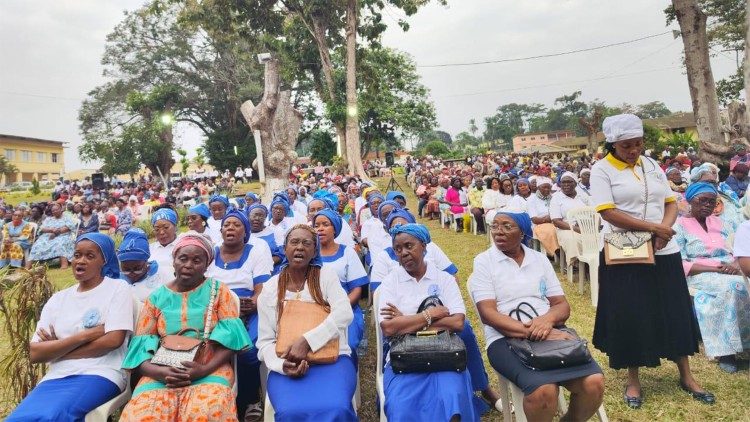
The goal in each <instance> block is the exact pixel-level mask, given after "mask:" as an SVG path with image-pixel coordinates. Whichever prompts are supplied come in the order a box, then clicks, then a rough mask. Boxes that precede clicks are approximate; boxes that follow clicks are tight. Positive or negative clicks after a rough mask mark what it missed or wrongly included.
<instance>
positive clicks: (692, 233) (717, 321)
mask: <svg viewBox="0 0 750 422" xmlns="http://www.w3.org/2000/svg"><path fill="white" fill-rule="evenodd" d="M717 195H718V192H717V190H716V187H715V186H714V185H712V184H710V183H706V182H697V183H693V184H692V185H690V187H688V189H687V191H686V192H685V198H686V199H687V201H688V202H689V203H690V215H689V216H685V217H679V218H677V223H676V224H675V225H674V227H673V228H674V229H675V231H676V232H677V233H676V234H675V240H676V241H677V245H679V247H680V254H681V256H682V266H683V268H684V271H685V276H686V277H687V283H688V286H689V287H691V288H693V289H694V290H696V291H697V292H696V293H695V294H694V295H693V296H694V299H693V303H694V306H695V312H696V314H697V316H698V325H699V326H700V329H701V337H702V338H703V347H704V349H705V352H706V355H707V356H709V357H712V358H717V359H718V361H719V368H721V369H722V370H724V371H725V372H729V373H734V372H737V361H736V359H735V354H737V353H741V352H742V351H743V350H748V349H750V299H748V291H747V287H746V286H745V283H744V281H743V279H742V273H741V272H740V269H739V267H738V266H737V265H736V264H735V258H734V256H733V255H732V252H731V249H730V248H729V247H728V246H727V240H728V238H729V234H730V233H734V232H735V231H736V232H737V236H736V237H735V239H743V240H742V241H740V242H735V243H745V240H744V239H745V238H746V235H745V232H743V231H742V230H737V226H734V225H731V224H727V223H725V222H722V221H721V219H720V218H719V217H716V216H715V215H713V210H714V207H715V206H716V201H717ZM740 253H742V248H740Z"/></svg>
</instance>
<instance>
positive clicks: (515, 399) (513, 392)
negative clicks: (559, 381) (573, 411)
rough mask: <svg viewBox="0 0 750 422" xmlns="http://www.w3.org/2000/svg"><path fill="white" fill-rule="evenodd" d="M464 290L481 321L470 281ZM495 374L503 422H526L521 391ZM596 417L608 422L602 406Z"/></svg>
mask: <svg viewBox="0 0 750 422" xmlns="http://www.w3.org/2000/svg"><path fill="white" fill-rule="evenodd" d="M466 288H467V290H468V291H469V302H470V304H471V308H472V309H473V310H474V312H475V313H476V314H477V318H478V319H480V320H481V317H480V316H479V309H477V304H476V302H474V297H473V296H472V295H471V291H472V286H471V279H469V280H468V281H467V282H466ZM495 374H497V379H498V381H500V399H501V400H502V404H503V421H504V422H512V421H513V417H512V416H511V413H513V414H515V415H516V422H526V421H527V419H526V414H525V413H524V412H523V398H524V394H523V391H521V389H520V388H518V386H517V385H515V384H513V383H512V382H510V381H509V380H508V379H507V378H505V377H504V376H502V375H501V374H500V373H499V372H495ZM559 392H560V393H559V395H558V396H557V412H558V414H560V415H564V414H565V413H566V412H567V411H568V402H567V401H565V395H564V394H563V389H562V388H559ZM511 406H512V407H511ZM596 416H597V417H598V418H599V420H600V421H601V422H609V418H607V411H606V410H604V404H602V405H601V406H599V409H598V410H597V411H596ZM381 420H382V418H381Z"/></svg>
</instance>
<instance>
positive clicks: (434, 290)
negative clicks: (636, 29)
mask: <svg viewBox="0 0 750 422" xmlns="http://www.w3.org/2000/svg"><path fill="white" fill-rule="evenodd" d="M427 294H428V295H429V296H440V287H439V286H438V285H437V284H430V287H428V288H427Z"/></svg>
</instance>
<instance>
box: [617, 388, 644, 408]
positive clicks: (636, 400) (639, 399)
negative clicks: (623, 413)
mask: <svg viewBox="0 0 750 422" xmlns="http://www.w3.org/2000/svg"><path fill="white" fill-rule="evenodd" d="M638 393H639V394H640V395H639V396H629V395H628V386H627V385H626V386H625V390H624V391H623V392H622V397H623V400H624V401H625V405H626V406H628V407H629V408H631V409H640V408H641V406H643V391H640V390H639V391H638Z"/></svg>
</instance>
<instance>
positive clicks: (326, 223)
mask: <svg viewBox="0 0 750 422" xmlns="http://www.w3.org/2000/svg"><path fill="white" fill-rule="evenodd" d="M343 225H344V222H343V221H342V220H341V216H339V215H338V213H337V212H336V211H333V210H331V209H328V208H325V209H323V210H321V211H318V213H317V214H315V216H314V217H313V219H312V227H313V228H314V229H315V231H316V232H317V233H318V240H319V241H320V256H321V258H322V260H323V268H331V269H333V270H334V271H335V272H336V274H337V275H338V277H339V282H340V283H341V286H342V287H343V288H344V290H345V291H346V294H347V296H348V297H349V303H350V304H351V305H352V312H353V313H354V319H353V320H352V323H351V324H349V329H348V340H349V347H350V348H351V349H352V355H353V356H355V357H356V355H355V353H356V350H357V347H358V346H359V343H360V342H361V341H362V336H363V334H364V332H365V319H364V315H363V313H362V309H361V308H360V307H359V300H360V298H361V297H362V287H363V286H366V285H368V284H369V282H370V279H369V278H368V277H367V271H365V267H364V266H363V265H362V261H360V259H359V255H357V252H356V251H355V250H354V249H353V248H350V247H347V246H345V245H340V244H338V243H337V242H336V240H335V239H336V238H338V236H339V235H340V234H341V228H342V227H343Z"/></svg>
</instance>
